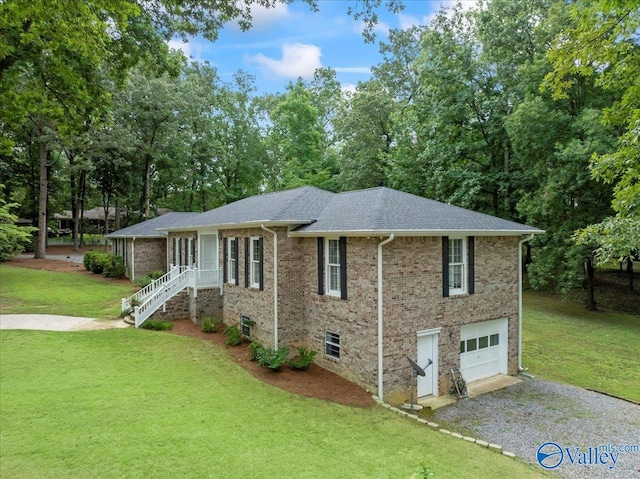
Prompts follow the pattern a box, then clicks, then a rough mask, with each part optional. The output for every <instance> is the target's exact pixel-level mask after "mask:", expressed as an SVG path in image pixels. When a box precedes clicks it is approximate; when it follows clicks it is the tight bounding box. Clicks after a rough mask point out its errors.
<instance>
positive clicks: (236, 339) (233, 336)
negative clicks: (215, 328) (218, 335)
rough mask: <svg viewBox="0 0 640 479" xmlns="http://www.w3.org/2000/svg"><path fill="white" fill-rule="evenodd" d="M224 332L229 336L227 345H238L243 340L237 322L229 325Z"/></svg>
mask: <svg viewBox="0 0 640 479" xmlns="http://www.w3.org/2000/svg"><path fill="white" fill-rule="evenodd" d="M222 334H224V335H225V336H226V337H227V340H226V341H225V342H224V344H226V345H227V346H237V345H238V344H240V343H241V342H242V334H240V328H238V325H237V324H234V325H233V326H228V327H227V328H225V330H224V332H223V333H222Z"/></svg>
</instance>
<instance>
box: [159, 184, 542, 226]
mask: <svg viewBox="0 0 640 479" xmlns="http://www.w3.org/2000/svg"><path fill="white" fill-rule="evenodd" d="M261 223H264V224H265V225H271V226H273V225H290V226H292V227H293V228H294V229H293V231H292V232H291V234H292V235H293V236H320V235H329V234H343V235H347V236H348V235H383V234H390V233H395V234H397V235H447V234H456V233H459V234H463V233H469V234H479V235H482V234H484V235H490V234H502V235H520V234H526V233H543V231H542V230H539V229H536V228H532V227H530V226H525V225H521V224H519V223H514V222H512V221H507V220H503V219H500V218H496V217H494V216H490V215H485V214H482V213H477V212H475V211H471V210H467V209H464V208H459V207H457V206H452V205H448V204H445V203H440V202H438V201H433V200H429V199H426V198H422V197H420V196H415V195H412V194H409V193H403V192H401V191H397V190H393V189H390V188H384V187H379V188H370V189H367V190H358V191H349V192H346V193H331V192H329V191H324V190H320V189H318V188H314V187H312V186H304V187H301V188H295V189H292V190H285V191H278V192H274V193H267V194H263V195H256V196H251V197H249V198H245V199H243V200H239V201H236V202H234V203H230V204H228V205H225V206H221V207H220V208H216V209H213V210H210V211H207V212H204V213H200V214H197V215H195V216H193V217H188V218H186V219H184V220H183V221H181V222H180V223H174V224H172V225H166V227H165V229H169V230H176V231H178V230H194V229H199V228H202V227H212V228H221V229H223V228H231V227H249V226H256V225H259V224H261Z"/></svg>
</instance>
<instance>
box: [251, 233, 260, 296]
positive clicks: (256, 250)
mask: <svg viewBox="0 0 640 479" xmlns="http://www.w3.org/2000/svg"><path fill="white" fill-rule="evenodd" d="M255 254H257V256H258V259H254V255H255ZM261 263H262V257H261V255H260V237H259V236H251V237H250V238H249V286H250V287H251V288H256V289H259V288H260V284H261V282H262V281H261V279H262V275H261V274H260V272H261V270H262V265H261ZM255 268H258V271H257V272H256V270H255ZM256 275H257V277H256Z"/></svg>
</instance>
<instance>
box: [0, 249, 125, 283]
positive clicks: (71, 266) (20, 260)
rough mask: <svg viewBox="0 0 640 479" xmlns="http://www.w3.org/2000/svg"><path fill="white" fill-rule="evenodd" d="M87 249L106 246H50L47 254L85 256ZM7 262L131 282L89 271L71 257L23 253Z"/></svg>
mask: <svg viewBox="0 0 640 479" xmlns="http://www.w3.org/2000/svg"><path fill="white" fill-rule="evenodd" d="M87 251H104V247H101V246H98V247H96V246H93V247H83V248H80V249H79V250H78V251H73V247H71V246H49V247H48V248H47V250H46V254H47V255H56V256H62V257H64V256H71V255H73V256H83V255H84V253H86V252H87ZM6 264H8V265H9V266H15V267H18V268H29V269H38V270H46V271H59V272H62V273H78V274H82V275H84V276H91V277H92V278H95V279H99V280H104V281H110V282H114V281H116V282H122V283H127V284H131V281H129V280H128V279H127V278H121V279H113V278H107V277H106V276H103V275H101V274H93V273H92V272H91V271H87V270H86V269H85V267H84V264H82V263H78V262H74V261H73V260H71V259H68V260H67V259H64V258H61V259H52V258H44V259H35V258H33V256H31V257H26V255H22V256H21V257H17V258H11V259H9V260H8V261H7V262H6Z"/></svg>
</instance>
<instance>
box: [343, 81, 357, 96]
mask: <svg viewBox="0 0 640 479" xmlns="http://www.w3.org/2000/svg"><path fill="white" fill-rule="evenodd" d="M340 89H341V90H342V93H345V94H347V95H355V94H356V92H357V91H358V88H357V86H356V85H354V84H353V83H343V84H342V85H341V86H340Z"/></svg>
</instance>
